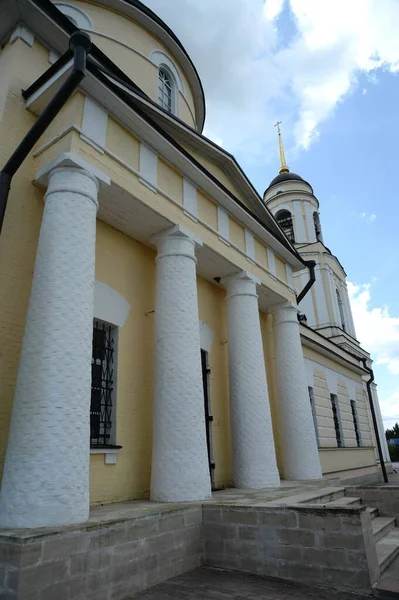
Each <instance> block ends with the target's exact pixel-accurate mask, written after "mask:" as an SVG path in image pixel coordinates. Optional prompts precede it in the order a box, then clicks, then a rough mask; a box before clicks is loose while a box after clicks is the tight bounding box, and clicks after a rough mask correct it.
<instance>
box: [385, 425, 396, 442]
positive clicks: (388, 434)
mask: <svg viewBox="0 0 399 600" xmlns="http://www.w3.org/2000/svg"><path fill="white" fill-rule="evenodd" d="M385 437H386V438H387V440H392V439H393V438H399V423H395V425H394V426H393V427H392V429H387V430H386V431H385Z"/></svg>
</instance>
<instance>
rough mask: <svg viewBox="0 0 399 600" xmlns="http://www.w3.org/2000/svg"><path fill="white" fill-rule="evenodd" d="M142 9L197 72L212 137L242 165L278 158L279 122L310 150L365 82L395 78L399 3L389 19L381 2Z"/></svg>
mask: <svg viewBox="0 0 399 600" xmlns="http://www.w3.org/2000/svg"><path fill="white" fill-rule="evenodd" d="M144 1H145V3H146V4H147V5H148V6H149V7H150V8H152V9H153V10H155V12H157V13H158V14H159V15H160V16H161V17H162V18H163V19H164V20H165V21H166V22H167V23H168V25H170V26H171V27H172V29H173V30H174V31H175V33H176V34H177V35H178V36H179V38H180V39H181V40H182V42H183V44H184V45H185V47H186V48H187V50H188V52H189V54H190V55H191V57H192V59H193V60H194V63H195V64H196V66H197V68H198V70H199V73H200V76H201V78H202V81H203V83H204V87H205V92H206V97H207V106H208V117H207V131H208V132H211V135H212V138H213V139H223V142H224V147H225V148H226V149H227V150H229V151H231V152H233V153H235V154H237V155H238V156H239V158H240V160H242V161H243V162H244V163H248V162H249V161H254V160H255V161H257V162H259V161H260V160H261V161H264V160H265V157H266V158H268V157H270V156H276V150H275V147H276V140H275V137H274V131H273V123H275V121H276V120H277V118H279V119H282V120H283V121H284V131H285V137H286V141H287V142H288V144H287V145H291V146H292V145H294V146H296V147H297V148H308V147H309V146H310V145H311V144H312V143H313V142H314V141H315V140H317V138H318V135H319V126H320V123H322V122H323V121H325V120H326V119H328V118H331V116H332V115H333V114H334V110H335V109H336V107H337V106H338V105H339V103H340V102H342V101H344V100H345V98H346V97H347V96H348V94H350V93H351V91H352V90H353V89H354V88H355V87H356V85H357V84H358V79H359V77H360V75H362V76H366V77H367V79H368V80H369V81H370V82H375V81H378V78H377V73H379V72H380V71H381V69H386V70H388V71H391V72H396V71H399V45H398V44H397V25H396V24H397V23H398V21H399V2H398V1H397V0H384V2H383V4H384V7H383V10H381V0H349V1H348V0H267V1H266V2H264V1H262V0H224V1H222V2H215V0H202V1H201V2H198V0H173V3H172V2H170V0H144ZM285 6H287V7H289V9H290V11H291V18H292V23H293V24H294V27H295V32H294V35H293V36H292V37H291V39H290V40H288V41H287V40H286V39H284V37H283V36H284V35H286V31H285V30H284V29H282V28H281V26H282V20H278V17H280V16H281V13H282V10H283V8H284V7H285ZM283 27H284V24H283ZM289 132H292V135H291V139H289ZM287 138H288V139H287Z"/></svg>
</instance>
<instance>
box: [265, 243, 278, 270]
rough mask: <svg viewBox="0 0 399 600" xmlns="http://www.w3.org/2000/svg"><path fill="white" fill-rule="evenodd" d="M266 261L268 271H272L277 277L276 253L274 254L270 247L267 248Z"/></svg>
mask: <svg viewBox="0 0 399 600" xmlns="http://www.w3.org/2000/svg"><path fill="white" fill-rule="evenodd" d="M267 262H268V265H269V271H270V273H272V274H273V275H274V276H275V277H277V271H276V255H275V254H274V252H273V250H272V249H271V248H267Z"/></svg>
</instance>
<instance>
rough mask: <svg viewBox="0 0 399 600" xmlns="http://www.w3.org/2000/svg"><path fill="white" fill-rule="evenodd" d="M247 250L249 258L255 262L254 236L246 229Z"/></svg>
mask: <svg viewBox="0 0 399 600" xmlns="http://www.w3.org/2000/svg"><path fill="white" fill-rule="evenodd" d="M245 250H246V253H247V256H248V257H249V258H250V259H251V260H255V238H254V234H253V233H252V232H251V231H249V230H248V229H245Z"/></svg>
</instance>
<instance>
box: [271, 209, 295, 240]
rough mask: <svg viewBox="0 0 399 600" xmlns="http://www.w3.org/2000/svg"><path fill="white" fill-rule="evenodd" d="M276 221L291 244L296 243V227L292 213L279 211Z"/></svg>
mask: <svg viewBox="0 0 399 600" xmlns="http://www.w3.org/2000/svg"><path fill="white" fill-rule="evenodd" d="M276 219H277V223H278V224H279V225H280V227H281V229H282V230H283V231H284V233H285V235H286V236H287V238H288V239H289V240H290V242H292V243H295V234H294V225H293V222H292V216H291V213H290V212H289V211H288V210H279V212H278V213H277V214H276Z"/></svg>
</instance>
